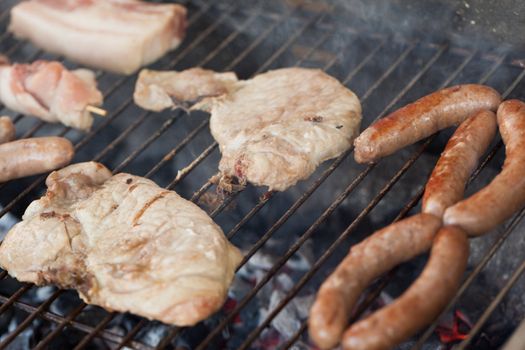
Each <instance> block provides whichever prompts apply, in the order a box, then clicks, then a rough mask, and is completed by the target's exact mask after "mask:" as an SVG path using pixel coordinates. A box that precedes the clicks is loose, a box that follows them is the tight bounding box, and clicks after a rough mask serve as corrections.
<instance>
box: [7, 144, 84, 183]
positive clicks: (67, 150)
mask: <svg viewBox="0 0 525 350" xmlns="http://www.w3.org/2000/svg"><path fill="white" fill-rule="evenodd" d="M74 153H75V152H74V148H73V145H72V144H71V142H70V141H69V140H68V139H65V138H63V137H54V136H52V137H35V138H31V139H22V140H17V141H13V142H8V143H4V144H2V145H0V182H5V181H8V180H12V179H17V178H20V177H24V176H30V175H35V174H40V173H45V172H47V171H50V170H54V169H58V168H61V167H63V166H64V165H66V164H69V162H70V161H71V159H72V158H73V155H74Z"/></svg>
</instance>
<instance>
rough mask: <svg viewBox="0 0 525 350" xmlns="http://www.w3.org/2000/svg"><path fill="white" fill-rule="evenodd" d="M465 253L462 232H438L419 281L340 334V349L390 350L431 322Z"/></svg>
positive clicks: (457, 277)
mask: <svg viewBox="0 0 525 350" xmlns="http://www.w3.org/2000/svg"><path fill="white" fill-rule="evenodd" d="M468 252H469V243H468V239H467V235H466V233H465V232H464V231H463V230H461V229H460V228H458V227H454V226H445V227H443V228H442V229H440V230H439V232H438V233H437V235H436V238H435V240H434V244H433V245H432V251H431V253H430V259H429V260H428V263H427V265H426V266H425V268H424V270H423V272H422V273H421V275H420V276H419V278H418V279H417V280H416V281H415V282H414V283H413V284H412V285H411V286H410V288H408V289H407V290H406V292H405V293H403V295H401V296H400V297H399V298H397V299H396V300H395V301H394V302H393V303H392V304H390V305H388V306H385V307H384V308H382V309H380V310H378V311H376V312H374V313H373V314H372V315H370V316H368V317H367V318H365V319H363V320H361V321H359V322H357V323H356V324H354V325H352V326H351V327H350V328H349V329H348V330H347V331H346V332H345V334H344V335H343V340H342V344H343V349H345V350H386V349H391V348H393V347H394V346H396V345H397V344H399V343H401V342H402V341H404V340H405V339H407V338H409V337H410V336H412V335H413V334H415V333H416V332H417V331H418V330H419V329H421V328H422V327H424V326H425V325H427V324H429V323H430V322H432V321H433V320H434V319H435V318H436V317H438V316H439V314H440V313H441V311H442V310H443V308H445V306H446V305H447V303H448V302H449V301H450V299H451V298H452V297H453V296H454V294H455V293H456V290H457V289H458V287H459V283H460V281H461V278H462V276H463V273H464V272H465V268H466V266H467V260H468Z"/></svg>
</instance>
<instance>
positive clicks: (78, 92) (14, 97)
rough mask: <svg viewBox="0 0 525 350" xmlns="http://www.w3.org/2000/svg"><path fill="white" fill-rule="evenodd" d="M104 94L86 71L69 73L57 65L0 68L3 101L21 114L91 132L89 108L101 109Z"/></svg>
mask: <svg viewBox="0 0 525 350" xmlns="http://www.w3.org/2000/svg"><path fill="white" fill-rule="evenodd" d="M102 99H103V98H102V94H101V92H100V91H99V90H98V89H97V83H96V80H95V75H94V73H93V72H92V71H90V70H87V69H77V70H73V71H68V70H67V69H66V68H65V67H64V66H63V65H62V64H61V63H59V62H55V61H36V62H34V63H32V64H18V63H15V64H13V65H0V101H2V103H4V104H5V105H6V106H7V107H8V108H10V109H12V110H14V111H17V112H19V113H23V114H28V115H32V116H35V117H38V118H40V119H42V120H45V121H48V122H52V123H54V122H61V123H62V124H64V125H67V126H71V127H73V128H77V129H81V130H89V129H90V128H91V125H92V124H93V116H92V115H91V113H90V112H89V110H88V109H87V107H88V106H100V105H101V104H102Z"/></svg>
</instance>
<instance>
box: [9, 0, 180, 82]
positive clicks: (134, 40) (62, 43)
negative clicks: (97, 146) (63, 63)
mask: <svg viewBox="0 0 525 350" xmlns="http://www.w3.org/2000/svg"><path fill="white" fill-rule="evenodd" d="M185 29H186V9H185V8H184V7H183V6H180V5H175V4H155V3H147V2H144V1H137V0H30V1H23V2H21V3H20V4H18V5H17V6H15V7H14V8H13V9H12V10H11V23H10V25H9V30H10V31H11V32H13V33H14V34H15V35H16V36H17V37H20V38H24V39H29V40H30V41H31V42H33V43H34V44H35V45H37V46H39V47H41V48H43V49H45V50H48V51H50V52H53V53H56V54H60V55H64V56H66V57H68V58H70V59H72V60H74V61H76V62H79V63H82V64H85V65H89V66H93V67H96V68H102V69H106V70H109V71H113V72H116V73H124V74H130V73H133V72H134V71H136V70H137V69H138V68H140V67H141V66H144V65H147V64H149V63H151V62H153V61H156V60H157V59H158V58H160V57H161V56H163V55H164V54H165V53H166V52H167V51H169V50H172V49H174V48H175V47H177V46H178V45H179V44H180V42H181V40H182V38H183V37H184V33H185Z"/></svg>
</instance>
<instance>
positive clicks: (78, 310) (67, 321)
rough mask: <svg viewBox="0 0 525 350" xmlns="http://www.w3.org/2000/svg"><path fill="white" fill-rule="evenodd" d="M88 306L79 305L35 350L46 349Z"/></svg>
mask: <svg viewBox="0 0 525 350" xmlns="http://www.w3.org/2000/svg"><path fill="white" fill-rule="evenodd" d="M86 306H87V305H86V304H84V303H82V304H80V305H78V306H77V307H76V308H75V309H74V310H73V311H71V313H70V314H69V315H68V316H67V318H66V319H64V320H63V321H62V322H60V323H59V324H58V325H57V326H56V328H55V329H53V331H52V332H51V333H49V334H48V335H47V336H46V337H45V338H44V339H42V341H40V342H39V343H38V344H37V345H36V346H35V348H34V350H43V349H45V348H46V347H47V346H48V344H49V342H51V341H52V340H53V339H54V338H55V337H56V336H57V335H59V334H60V332H61V331H62V330H63V329H64V328H65V327H66V326H68V325H70V324H71V321H73V320H74V319H75V317H77V316H78V315H79V314H80V313H81V312H82V311H83V310H84V308H85V307H86Z"/></svg>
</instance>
